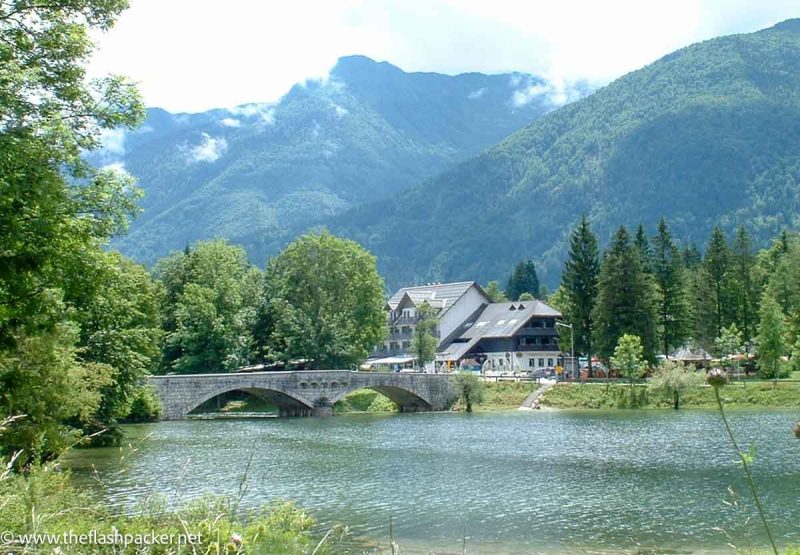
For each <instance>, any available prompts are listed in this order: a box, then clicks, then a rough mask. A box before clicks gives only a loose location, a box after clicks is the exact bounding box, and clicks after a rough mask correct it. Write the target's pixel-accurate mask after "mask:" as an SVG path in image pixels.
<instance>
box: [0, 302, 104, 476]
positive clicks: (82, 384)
mask: <svg viewBox="0 0 800 555" xmlns="http://www.w3.org/2000/svg"><path fill="white" fill-rule="evenodd" d="M48 316H50V315H43V317H42V319H43V321H45V322H46V326H45V328H44V329H43V330H40V331H38V332H37V333H28V334H23V333H22V332H20V333H18V334H17V335H15V336H14V337H13V340H14V342H15V349H14V351H13V353H9V352H8V351H4V352H3V353H2V355H0V386H1V387H0V411H2V412H3V413H5V414H12V415H24V417H23V418H21V419H20V420H19V421H18V422H16V423H15V425H14V426H13V427H12V428H11V429H10V430H9V431H7V432H6V433H5V434H4V435H3V437H2V449H0V455H2V456H4V457H8V456H10V455H11V454H12V453H16V452H21V456H19V457H18V458H17V465H18V466H19V467H20V468H26V467H27V466H28V465H30V464H33V463H37V462H41V461H46V460H51V459H53V458H55V457H56V456H58V454H60V453H61V452H62V451H63V450H64V449H65V448H66V447H68V446H69V445H70V444H71V443H73V442H74V441H76V440H77V439H78V437H79V430H78V429H77V428H73V427H68V426H65V423H66V422H71V423H74V424H76V425H77V426H78V427H80V426H81V425H91V423H92V421H93V419H94V416H95V414H96V413H97V412H98V410H99V409H100V404H101V402H102V398H101V395H100V391H101V389H102V388H104V387H110V386H111V385H112V379H113V378H112V368H111V367H109V366H108V365H105V364H95V363H88V364H87V363H84V364H81V362H80V361H79V359H78V353H77V348H76V347H75V345H76V344H77V342H78V329H77V326H75V325H74V324H71V323H67V322H61V323H57V324H51V323H50V322H47V319H48V318H47V317H48Z"/></svg>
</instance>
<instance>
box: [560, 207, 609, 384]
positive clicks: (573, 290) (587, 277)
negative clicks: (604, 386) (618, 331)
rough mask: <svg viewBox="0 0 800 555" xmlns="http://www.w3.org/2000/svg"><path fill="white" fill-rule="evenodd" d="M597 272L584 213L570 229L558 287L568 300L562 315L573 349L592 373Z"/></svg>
mask: <svg viewBox="0 0 800 555" xmlns="http://www.w3.org/2000/svg"><path fill="white" fill-rule="evenodd" d="M599 274H600V255H599V249H598V247H597V237H596V236H595V235H594V233H592V230H591V229H590V227H589V222H588V220H587V219H586V216H583V218H582V219H581V223H580V224H579V225H578V227H577V228H576V229H575V231H573V233H572V237H571V239H570V248H569V258H567V261H566V263H565V264H564V273H563V276H562V278H561V283H562V285H561V287H562V290H563V291H564V294H565V296H566V300H567V303H566V304H567V309H566V311H565V316H566V317H567V319H568V320H569V321H570V323H572V325H573V326H574V329H573V332H574V337H575V348H576V349H578V352H580V353H584V354H585V355H586V356H587V358H588V359H589V376H590V377H591V376H592V334H593V333H594V318H593V314H592V311H593V309H594V305H595V302H596V301H597V280H598V277H599Z"/></svg>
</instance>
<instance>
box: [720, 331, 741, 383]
mask: <svg viewBox="0 0 800 555" xmlns="http://www.w3.org/2000/svg"><path fill="white" fill-rule="evenodd" d="M714 343H715V346H716V348H717V356H719V357H720V358H721V359H723V360H726V359H727V360H728V364H730V365H731V366H732V367H733V368H734V369H735V370H736V371H737V373H738V370H739V362H738V361H733V363H732V364H731V362H730V357H732V356H733V355H737V354H739V353H741V352H742V351H744V338H743V337H742V332H740V331H739V329H738V328H737V327H736V324H731V325H730V326H728V327H727V328H722V334H721V335H720V336H719V337H717V339H716V341H715V342H714Z"/></svg>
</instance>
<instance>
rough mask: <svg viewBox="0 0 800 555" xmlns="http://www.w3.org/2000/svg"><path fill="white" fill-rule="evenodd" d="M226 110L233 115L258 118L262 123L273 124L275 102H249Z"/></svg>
mask: <svg viewBox="0 0 800 555" xmlns="http://www.w3.org/2000/svg"><path fill="white" fill-rule="evenodd" d="M228 112H229V113H231V114H233V115H235V116H242V117H246V118H258V120H259V121H260V122H261V123H263V124H264V125H274V124H275V104H273V103H271V102H251V103H249V104H241V105H239V106H234V107H233V108H228Z"/></svg>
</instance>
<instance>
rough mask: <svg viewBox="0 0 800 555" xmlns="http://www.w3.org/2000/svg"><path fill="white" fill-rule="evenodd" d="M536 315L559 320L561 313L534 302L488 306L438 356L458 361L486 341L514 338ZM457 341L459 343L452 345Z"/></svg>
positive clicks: (461, 327)
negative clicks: (482, 340)
mask: <svg viewBox="0 0 800 555" xmlns="http://www.w3.org/2000/svg"><path fill="white" fill-rule="evenodd" d="M534 316H550V317H553V318H559V317H561V313H560V312H559V311H557V310H556V309H554V308H552V307H550V306H548V305H546V304H544V303H543V302H542V301H535V300H534V301H516V302H513V303H492V304H487V305H486V306H485V307H484V308H483V310H482V311H480V313H478V314H477V315H475V316H473V317H471V318H470V319H469V320H468V321H466V322H464V323H463V324H461V326H460V327H459V328H458V330H459V331H460V333H458V334H453V335H451V336H450V337H451V339H450V342H449V344H448V345H446V346H445V347H444V349H443V350H442V352H441V353H439V354H440V355H444V357H445V358H447V359H451V360H457V359H459V358H461V357H462V356H463V355H464V354H466V353H467V352H469V350H470V349H472V347H474V346H475V345H477V344H478V342H479V341H480V340H481V339H483V338H489V337H512V336H513V335H514V334H515V333H516V332H517V331H518V330H519V329H520V328H521V327H522V326H524V325H525V323H526V322H527V321H528V320H530V319H531V318H533V317H534ZM456 340H458V342H457V343H453V341H456Z"/></svg>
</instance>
